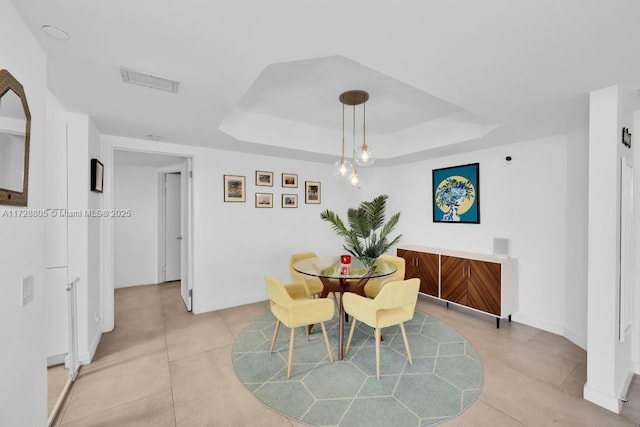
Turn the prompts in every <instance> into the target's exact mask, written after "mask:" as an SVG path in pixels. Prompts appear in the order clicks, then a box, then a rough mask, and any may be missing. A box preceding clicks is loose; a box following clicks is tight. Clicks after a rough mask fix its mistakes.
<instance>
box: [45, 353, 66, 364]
mask: <svg viewBox="0 0 640 427" xmlns="http://www.w3.org/2000/svg"><path fill="white" fill-rule="evenodd" d="M66 360H67V353H62V354H56V355H55V356H48V357H47V368H48V367H50V366H55V365H62V364H63V363H65V361H66Z"/></svg>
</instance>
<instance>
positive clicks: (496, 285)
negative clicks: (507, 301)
mask: <svg viewBox="0 0 640 427" xmlns="http://www.w3.org/2000/svg"><path fill="white" fill-rule="evenodd" d="M468 263H469V281H468V287H467V305H468V306H469V307H472V308H475V309H478V310H481V311H484V312H486V313H491V314H495V315H496V316H500V307H501V305H500V303H501V302H500V292H501V289H500V274H501V271H500V264H497V263H494V262H485V261H477V260H468Z"/></svg>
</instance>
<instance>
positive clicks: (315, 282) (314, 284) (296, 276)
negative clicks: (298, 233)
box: [289, 252, 324, 298]
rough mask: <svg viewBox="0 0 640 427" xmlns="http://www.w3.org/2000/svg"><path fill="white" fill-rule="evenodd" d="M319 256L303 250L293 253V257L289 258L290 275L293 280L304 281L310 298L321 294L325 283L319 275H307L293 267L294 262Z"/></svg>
mask: <svg viewBox="0 0 640 427" xmlns="http://www.w3.org/2000/svg"><path fill="white" fill-rule="evenodd" d="M317 257H318V256H317V255H316V254H315V253H314V252H301V253H297V254H293V255H291V257H290V258H289V276H291V281H292V282H296V283H302V284H303V285H304V287H305V290H306V291H307V296H309V297H310V298H312V297H314V296H316V295H319V294H320V293H321V292H322V290H323V289H324V285H323V284H322V282H321V281H320V279H318V278H317V277H313V278H312V277H307V276H305V275H304V274H302V273H298V272H297V271H296V270H295V269H294V268H293V264H295V263H296V262H298V261H300V260H303V259H307V258H317Z"/></svg>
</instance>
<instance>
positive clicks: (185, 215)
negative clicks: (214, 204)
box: [180, 157, 193, 311]
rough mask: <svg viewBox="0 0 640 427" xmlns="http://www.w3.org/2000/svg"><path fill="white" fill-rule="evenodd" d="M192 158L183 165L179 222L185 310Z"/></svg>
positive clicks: (188, 284)
mask: <svg viewBox="0 0 640 427" xmlns="http://www.w3.org/2000/svg"><path fill="white" fill-rule="evenodd" d="M192 170H193V167H192V159H191V158H190V157H189V158H187V161H186V162H185V164H184V165H183V169H182V175H181V176H180V178H181V184H182V193H181V197H182V203H181V213H182V217H181V220H182V221H181V222H182V269H181V273H182V276H181V279H180V280H181V282H180V284H181V286H180V294H181V295H182V300H183V301H184V305H185V306H186V307H187V310H189V311H191V310H192V304H193V296H192V295H193V292H192V290H193V280H192V277H193V269H192V267H193V264H192V263H191V262H190V260H191V257H192V255H191V254H192V253H193V252H192V250H193V244H192V239H191V236H193V213H192V209H191V207H192V206H193V200H192V195H193V192H192V188H191V185H192V182H193V179H192V172H191V171H192Z"/></svg>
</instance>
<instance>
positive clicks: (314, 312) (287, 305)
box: [267, 277, 334, 377]
mask: <svg viewBox="0 0 640 427" xmlns="http://www.w3.org/2000/svg"><path fill="white" fill-rule="evenodd" d="M267 293H268V295H269V300H270V304H271V312H272V313H273V315H274V316H275V317H276V319H277V322H276V328H275V330H274V331H273V338H272V339H271V347H269V353H272V352H273V346H274V345H275V343H276V338H277V337H278V331H279V330H280V323H283V324H284V325H285V326H286V327H288V328H289V329H291V338H290V339H289V359H288V362H287V377H290V376H291V362H292V360H293V343H294V341H295V328H297V327H300V326H307V325H312V324H314V323H320V326H321V327H322V334H323V335H324V344H325V346H326V347H327V354H328V355H329V360H330V361H331V362H333V356H332V355H331V346H330V345H329V338H328V337H327V329H326V327H325V325H324V322H326V321H328V320H331V318H333V314H334V305H333V302H332V301H329V300H328V299H324V298H321V299H309V298H307V296H306V292H305V290H304V286H303V285H301V284H298V283H294V284H291V285H287V286H285V285H284V284H282V282H281V281H279V280H278V279H276V278H274V277H267Z"/></svg>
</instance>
